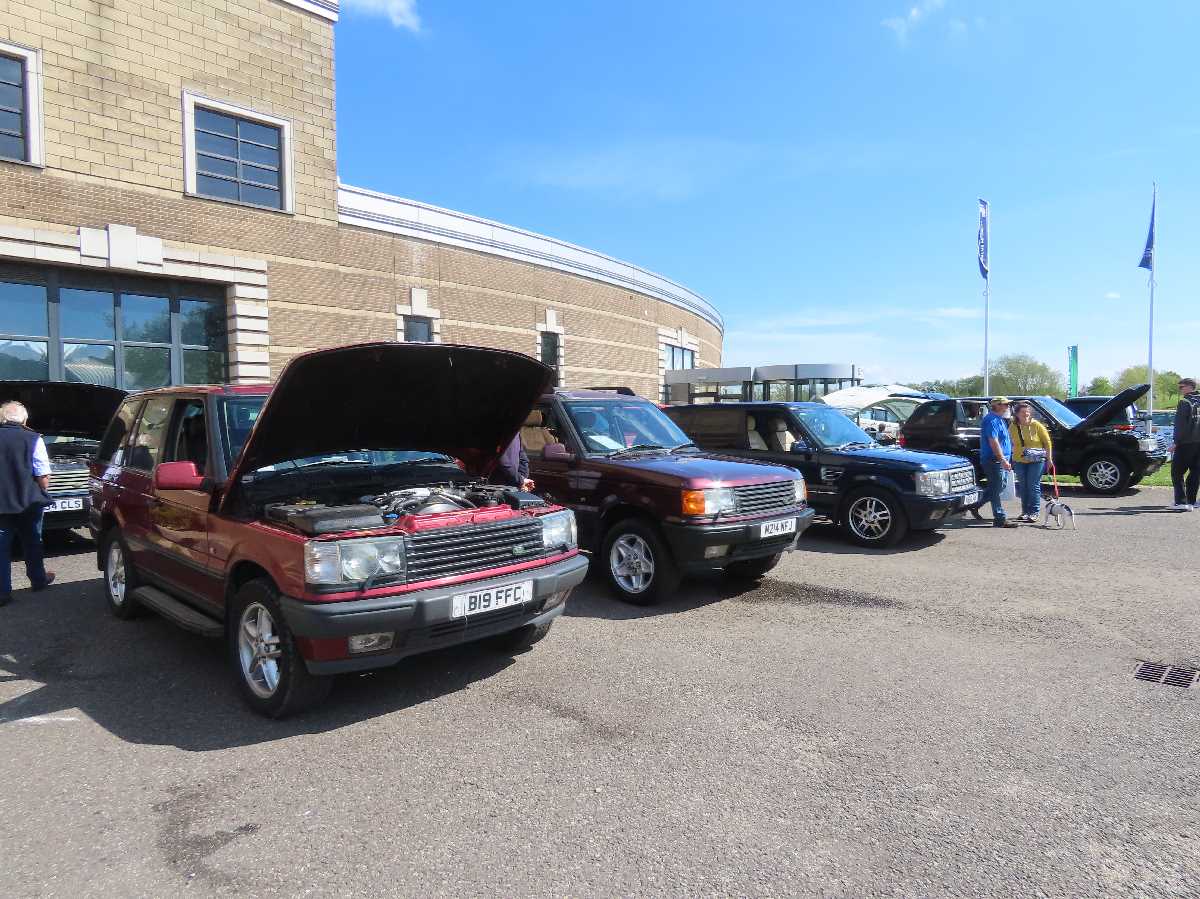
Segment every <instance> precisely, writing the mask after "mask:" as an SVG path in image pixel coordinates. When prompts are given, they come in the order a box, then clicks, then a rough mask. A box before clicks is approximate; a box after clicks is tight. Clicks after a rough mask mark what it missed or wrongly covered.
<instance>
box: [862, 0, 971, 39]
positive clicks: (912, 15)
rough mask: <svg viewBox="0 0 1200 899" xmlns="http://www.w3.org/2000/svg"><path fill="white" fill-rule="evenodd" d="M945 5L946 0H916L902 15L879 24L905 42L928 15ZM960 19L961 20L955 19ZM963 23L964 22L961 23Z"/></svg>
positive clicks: (925, 20) (923, 22)
mask: <svg viewBox="0 0 1200 899" xmlns="http://www.w3.org/2000/svg"><path fill="white" fill-rule="evenodd" d="M945 5H946V0H918V2H916V3H913V5H912V6H910V7H909V8H908V10H907V12H905V13H904V14H903V15H899V16H892V17H891V18H888V19H884V20H883V22H881V23H880V24H882V25H883V27H884V28H887V29H888V30H890V31H891V32H892V33H893V34H895V35H896V40H898V41H899V42H900V43H902V44H903V43H906V42H907V41H908V38H909V35H911V34H912V33H913V32H914V31H916V30H917V29H918V28H920V27H921V26H922V25H924V24H925V23H926V22H927V21H928V20H929V17H930V16H932V15H933V14H934V13H936V12H938V11H939V10H941V9H942V7H944V6H945ZM955 21H959V22H960V21H961V20H955ZM962 24H964V25H965V23H962Z"/></svg>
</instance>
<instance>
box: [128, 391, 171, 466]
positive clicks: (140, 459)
mask: <svg viewBox="0 0 1200 899" xmlns="http://www.w3.org/2000/svg"><path fill="white" fill-rule="evenodd" d="M174 405H175V398H174V397H155V398H153V399H149V400H146V407H145V409H144V410H143V411H142V418H141V420H140V421H139V422H138V428H137V434H136V435H135V436H134V438H133V444H132V446H130V448H129V455H128V457H127V461H126V463H125V464H126V465H127V466H128V467H129V468H137V469H140V470H142V471H153V470H154V466H155V465H157V464H158V462H159V456H161V455H162V449H163V443H164V441H165V439H166V436H167V426H168V425H169V424H170V423H171V409H172V407H174Z"/></svg>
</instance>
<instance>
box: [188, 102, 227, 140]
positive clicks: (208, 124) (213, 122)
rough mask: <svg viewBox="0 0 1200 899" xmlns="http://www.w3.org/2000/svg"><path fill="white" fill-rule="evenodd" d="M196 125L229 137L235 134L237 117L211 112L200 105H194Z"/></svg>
mask: <svg viewBox="0 0 1200 899" xmlns="http://www.w3.org/2000/svg"><path fill="white" fill-rule="evenodd" d="M196 127H197V128H203V129H204V130H205V131H215V132H217V133H218V134H228V135H229V136H230V137H236V136H237V119H235V118H234V117H233V116H227V115H222V114H221V113H219V112H213V111H212V110H211V109H205V108H204V107H202V106H197V107H196ZM197 137H199V135H197Z"/></svg>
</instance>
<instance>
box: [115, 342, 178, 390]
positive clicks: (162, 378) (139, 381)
mask: <svg viewBox="0 0 1200 899" xmlns="http://www.w3.org/2000/svg"><path fill="white" fill-rule="evenodd" d="M170 383H171V351H170V350H169V349H167V348H166V347H151V346H127V347H125V383H124V385H123V387H124V389H125V390H150V389H151V388H153V387H165V386H167V385H168V384H170Z"/></svg>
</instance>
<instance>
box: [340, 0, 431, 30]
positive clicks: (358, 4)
mask: <svg viewBox="0 0 1200 899" xmlns="http://www.w3.org/2000/svg"><path fill="white" fill-rule="evenodd" d="M342 9H346V10H353V11H354V12H360V13H362V14H363V15H367V16H384V17H386V18H387V19H388V21H390V22H391V23H392V24H393V25H395V26H396V27H397V28H407V29H408V30H409V31H412V32H419V31H420V30H421V16H420V15H419V14H418V13H417V0H342Z"/></svg>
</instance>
